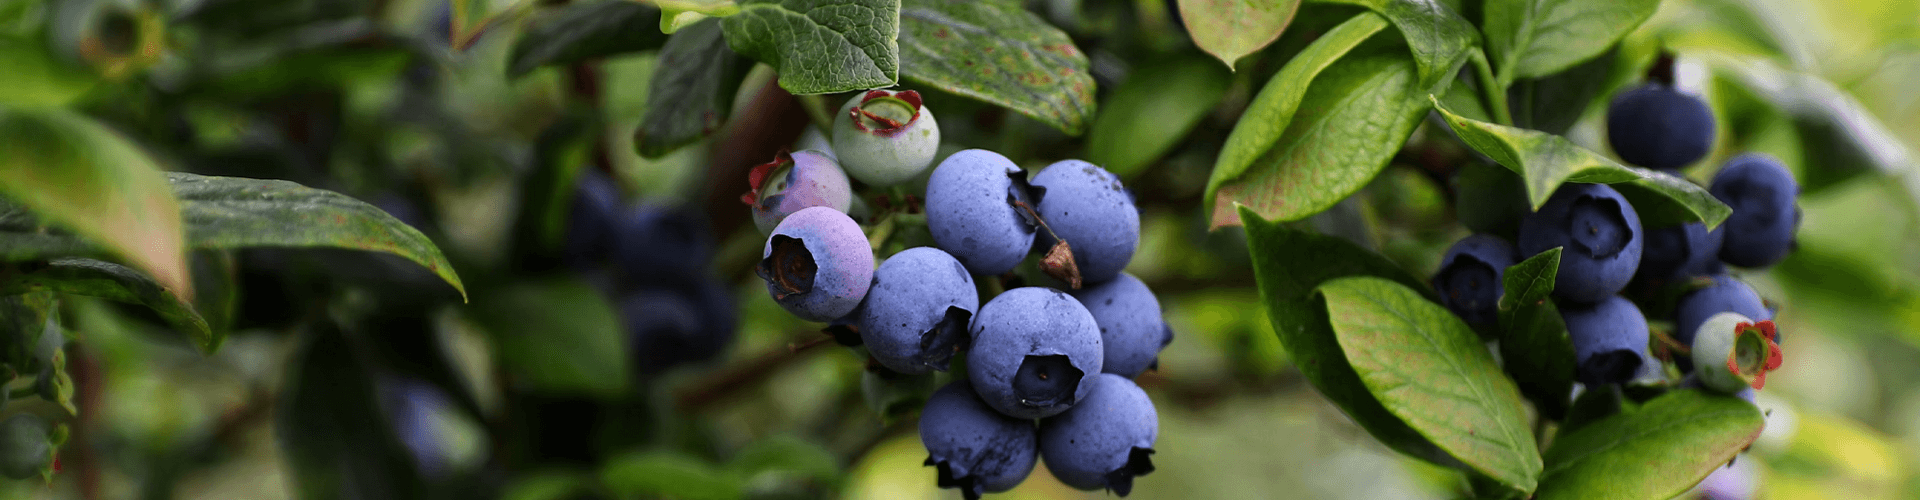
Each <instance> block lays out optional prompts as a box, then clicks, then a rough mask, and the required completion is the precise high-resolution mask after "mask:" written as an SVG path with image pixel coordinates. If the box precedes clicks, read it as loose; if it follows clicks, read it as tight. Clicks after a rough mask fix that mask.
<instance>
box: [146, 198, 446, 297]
mask: <svg viewBox="0 0 1920 500" xmlns="http://www.w3.org/2000/svg"><path fill="white" fill-rule="evenodd" d="M167 180H169V181H171V182H172V183H173V191H174V195H175V196H178V197H179V199H180V204H181V215H182V218H183V219H185V221H186V225H187V242H188V244H189V245H191V246H192V247H193V248H195V249H203V248H206V249H232V248H247V247H334V248H346V249H352V250H366V251H372V252H383V253H390V254H394V255H398V256H401V257H405V258H406V259H407V260H411V261H413V262H414V263H416V264H420V265H421V266H424V267H426V268H427V269H428V270H430V271H433V273H434V274H435V275H438V276H440V279H443V280H446V282H447V284H448V285H452V286H453V288H454V290H456V291H459V292H460V295H461V297H462V298H463V299H464V298H465V297H466V294H467V290H466V286H465V285H463V284H461V282H460V276H459V275H457V274H455V273H454V269H453V265H452V264H451V263H449V262H447V258H446V256H444V255H442V254H441V253H440V248H439V247H437V246H434V244H433V240H431V239H428V238H427V236H426V235H424V234H420V231H419V230H418V229H414V228H413V227H412V226H408V225H407V224H406V223H404V222H400V219H396V218H394V217H393V216H392V215H389V214H387V212H385V211H383V210H380V208H379V207H375V206H373V205H372V204H369V203H367V202H364V201H360V200H356V199H354V198H353V197H351V196H347V195H344V194H340V193H335V192H332V191H327V190H324V189H314V188H310V187H306V186H302V185H300V184H297V183H294V182H289V181H280V180H262V179H245V178H240V177H214V176H203V175H195V174H187V173H179V172H170V173H168V174H167Z"/></svg>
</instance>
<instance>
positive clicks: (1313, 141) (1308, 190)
mask: <svg viewBox="0 0 1920 500" xmlns="http://www.w3.org/2000/svg"><path fill="white" fill-rule="evenodd" d="M1387 49H1390V50H1375V51H1368V52H1355V53H1351V54H1348V55H1347V57H1344V58H1342V59H1340V60H1339V61H1336V62H1334V63H1333V64H1332V65H1329V66H1327V68H1326V70H1325V71H1324V72H1322V73H1321V75H1320V76H1319V78H1316V79H1314V81H1313V84H1312V85H1310V86H1308V87H1307V91H1306V94H1305V95H1304V96H1302V98H1301V99H1300V105H1299V111H1298V112H1297V113H1295V114H1294V115H1293V120H1292V121H1291V122H1290V123H1288V124H1287V128H1286V131H1285V132H1282V133H1281V134H1280V139H1279V140H1278V141H1275V142H1274V144H1273V147H1272V148H1271V149H1268V150H1267V151H1266V152H1265V153H1264V154H1262V155H1261V156H1260V157H1259V158H1257V159H1255V160H1254V162H1253V165H1252V166H1251V167H1250V168H1249V169H1248V170H1247V172H1246V174H1245V175H1243V176H1241V177H1240V178H1239V179H1237V180H1234V181H1232V182H1228V183H1224V184H1222V185H1221V186H1220V189H1219V191H1218V192H1217V193H1215V195H1216V197H1215V199H1214V205H1213V207H1214V209H1213V219H1212V225H1213V227H1221V226H1226V225H1230V224H1233V223H1235V222H1236V221H1235V218H1236V214H1235V213H1234V209H1233V205H1234V204H1235V203H1238V204H1242V205H1246V206H1248V207H1251V208H1253V209H1254V210H1255V211H1258V212H1260V214H1261V215H1262V216H1264V217H1268V218H1272V219H1278V220H1298V219H1301V218H1305V217H1307V216H1309V215H1313V214H1316V213H1319V212H1320V211H1322V210H1326V209H1327V208H1328V207H1331V206H1333V204H1334V203H1338V202H1339V201H1340V200H1342V199H1345V198H1346V197H1347V196H1348V195H1351V194H1353V192H1354V191H1358V190H1360V188H1362V187H1365V186H1366V185H1367V182H1368V181H1371V180H1373V176H1374V175H1376V174H1379V173H1380V169H1383V168H1386V166H1387V161H1388V160H1391V159H1393V155H1394V153H1397V152H1399V150H1400V145H1401V144H1402V143H1404V142H1406V140H1407V135H1408V134H1411V133H1413V128H1414V126H1416V125H1419V124H1420V119H1421V118H1422V117H1424V116H1426V114H1427V109H1428V106H1430V104H1428V102H1427V100H1426V99H1425V97H1424V96H1425V94H1426V92H1427V91H1428V90H1430V89H1427V88H1421V87H1418V86H1417V82H1415V79H1414V64H1413V61H1412V60H1411V58H1410V57H1408V56H1407V54H1406V52H1405V51H1404V50H1403V49H1400V48H1397V47H1390V48H1387ZM1443 90H1444V89H1443ZM1246 119H1247V118H1246V117H1242V118H1241V120H1243V121H1244V120H1246ZM1215 168H1216V169H1218V168H1219V167H1218V164H1216V166H1215Z"/></svg>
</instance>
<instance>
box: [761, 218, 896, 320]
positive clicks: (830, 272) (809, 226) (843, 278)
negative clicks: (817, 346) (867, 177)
mask: <svg viewBox="0 0 1920 500" xmlns="http://www.w3.org/2000/svg"><path fill="white" fill-rule="evenodd" d="M760 256H761V257H762V258H761V260H760V264H759V265H758V266H755V267H754V272H755V273H756V274H758V275H759V276H760V279H763V280H766V282H767V293H769V294H772V295H773V299H774V301H775V302H779V303H780V306H781V307H784V308H786V309H787V312H791V313H793V315H795V316H799V317H800V318H801V319H805V320H808V321H833V320H834V319H837V318H840V317H841V316H846V315H847V313H849V312H853V308H854V307H855V306H859V305H860V299H861V298H864V297H866V295H867V286H868V285H869V284H870V282H871V281H872V280H873V247H870V246H868V245H867V238H866V235H864V234H861V232H860V225H859V224H855V223H854V222H853V219H851V218H848V217H847V214H844V213H840V211H838V210H834V209H831V208H827V207H808V208H804V209H801V210H800V211H798V212H794V213H793V215H789V216H787V218H786V219H785V220H782V221H780V225H779V226H777V227H775V228H774V229H773V235H772V236H769V237H767V244H766V246H765V247H764V248H763V249H762V250H761V252H760Z"/></svg>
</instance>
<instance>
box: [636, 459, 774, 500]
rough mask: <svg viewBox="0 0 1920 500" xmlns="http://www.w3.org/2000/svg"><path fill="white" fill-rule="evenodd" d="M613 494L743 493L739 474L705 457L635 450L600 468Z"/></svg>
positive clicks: (702, 499)
mask: <svg viewBox="0 0 1920 500" xmlns="http://www.w3.org/2000/svg"><path fill="white" fill-rule="evenodd" d="M600 481H601V482H602V483H604V484H605V485H606V487H607V490H608V491H610V492H612V493H613V495H614V496H615V497H616V498H676V499H680V500H732V499H737V498H741V497H743V496H745V492H744V491H743V490H744V489H745V486H746V485H745V484H743V483H742V482H741V480H740V478H738V477H735V476H734V475H733V474H730V473H728V472H727V471H725V470H721V469H720V468H719V467H716V466H714V465H713V464H711V463H707V462H706V461H703V460H700V459H697V458H694V457H691V456H687V455H684V454H680V453H675V452H670V451H638V452H633V453H629V454H626V455H622V456H619V457H614V458H613V459H612V460H608V461H607V464H606V465H605V466H602V467H601V468H600Z"/></svg>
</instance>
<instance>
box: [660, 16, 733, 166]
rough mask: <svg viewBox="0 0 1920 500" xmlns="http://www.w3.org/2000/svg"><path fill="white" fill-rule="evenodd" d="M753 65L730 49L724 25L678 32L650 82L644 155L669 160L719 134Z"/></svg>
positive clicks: (714, 23) (711, 24)
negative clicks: (677, 152)
mask: <svg viewBox="0 0 1920 500" xmlns="http://www.w3.org/2000/svg"><path fill="white" fill-rule="evenodd" d="M751 66H752V65H751V63H750V62H749V61H747V60H746V59H745V58H742V57H740V56H739V55H736V54H734V53H733V51H732V50H730V49H728V48H727V42H726V40H725V39H724V37H722V36H721V29H720V22H719V21H712V20H709V21H703V22H700V23H697V24H694V25H693V26H688V27H687V28H686V29H683V30H680V32H678V33H674V34H673V37H671V38H668V39H667V45H666V46H665V47H662V48H661V49H660V62H659V63H658V64H656V65H655V66H654V70H653V79H652V80H651V81H649V82H648V83H647V114H646V116H645V117H644V118H642V119H641V121H640V130H639V131H637V132H635V133H634V144H635V147H637V148H639V150H640V155H641V156H645V157H648V158H659V157H661V156H666V155H667V153H671V152H673V150H675V149H679V148H680V147H681V146H686V145H688V144H692V143H693V142H694V141H698V140H700V139H702V138H704V137H706V136H707V135H709V134H712V133H713V132H714V131H716V130H719V129H720V125H721V123H722V122H724V121H725V120H726V119H727V115H728V114H729V113H731V112H732V109H733V97H734V93H735V91H736V90H738V89H739V88H740V80H741V78H742V77H744V76H745V75H746V73H747V69H748V68H749V67H751Z"/></svg>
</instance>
